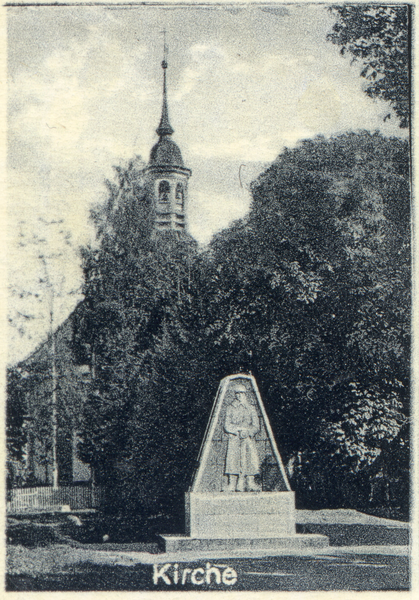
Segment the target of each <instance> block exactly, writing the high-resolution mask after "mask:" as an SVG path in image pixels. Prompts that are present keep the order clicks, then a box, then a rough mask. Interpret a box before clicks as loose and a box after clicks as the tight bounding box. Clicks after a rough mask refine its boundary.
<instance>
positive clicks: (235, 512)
mask: <svg viewBox="0 0 419 600" xmlns="http://www.w3.org/2000/svg"><path fill="white" fill-rule="evenodd" d="M185 503H186V534H187V535H189V536H190V537H193V538H203V539H207V538H211V539H212V538H213V539H222V538H224V539H233V538H237V539H238V538H247V539H249V538H272V537H279V536H283V535H293V534H295V500H294V492H264V493H259V492H235V493H231V494H229V493H219V494H209V493H205V492H204V493H199V492H189V493H188V494H186V497H185Z"/></svg>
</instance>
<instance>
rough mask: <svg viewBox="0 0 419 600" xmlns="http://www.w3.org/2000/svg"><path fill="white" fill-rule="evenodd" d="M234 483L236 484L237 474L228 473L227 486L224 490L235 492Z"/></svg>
mask: <svg viewBox="0 0 419 600" xmlns="http://www.w3.org/2000/svg"><path fill="white" fill-rule="evenodd" d="M236 484H237V476H236V475H229V477H228V486H227V487H226V489H225V491H226V492H235V491H236Z"/></svg>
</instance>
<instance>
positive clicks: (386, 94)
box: [328, 4, 410, 127]
mask: <svg viewBox="0 0 419 600" xmlns="http://www.w3.org/2000/svg"><path fill="white" fill-rule="evenodd" d="M329 10H331V12H332V13H333V14H334V15H336V17H337V22H336V23H335V25H334V26H333V33H330V34H329V35H328V39H329V40H330V41H331V42H332V43H333V44H337V45H338V46H341V53H342V54H343V55H345V54H346V53H349V54H351V55H352V56H353V58H354V60H355V61H359V62H361V64H362V65H363V69H362V71H361V76H362V77H364V78H365V79H366V80H367V81H368V82H369V84H368V86H367V88H366V90H365V92H366V93H367V94H368V96H370V97H371V98H381V99H383V100H386V101H388V102H389V103H390V104H391V105H392V106H393V108H394V110H395V112H396V114H397V116H398V117H399V119H400V127H408V125H409V118H410V117H409V111H410V105H409V96H410V78H409V69H410V65H409V39H408V35H409V33H408V19H409V10H410V9H409V7H408V6H406V5H404V6H376V5H368V6H367V5H362V4H355V5H350V4H346V5H344V6H332V7H330V9H329ZM389 116H390V115H387V117H389Z"/></svg>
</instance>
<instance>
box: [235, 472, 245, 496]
mask: <svg viewBox="0 0 419 600" xmlns="http://www.w3.org/2000/svg"><path fill="white" fill-rule="evenodd" d="M236 490H237V491H238V492H244V477H243V476H239V480H238V482H237V486H236Z"/></svg>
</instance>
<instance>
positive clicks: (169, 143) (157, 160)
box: [149, 135, 183, 167]
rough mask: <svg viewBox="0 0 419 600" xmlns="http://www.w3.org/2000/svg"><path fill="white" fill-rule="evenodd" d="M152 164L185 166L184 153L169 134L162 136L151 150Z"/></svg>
mask: <svg viewBox="0 0 419 600" xmlns="http://www.w3.org/2000/svg"><path fill="white" fill-rule="evenodd" d="M149 164H150V166H152V165H156V166H157V165H164V166H166V165H167V166H169V165H170V166H172V167H183V159H182V154H181V152H180V150H179V146H178V145H177V144H175V142H174V141H173V140H171V139H170V138H169V137H168V136H167V135H164V136H162V137H161V138H160V139H159V141H158V142H157V144H155V145H154V146H153V147H152V149H151V152H150V163H149Z"/></svg>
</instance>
